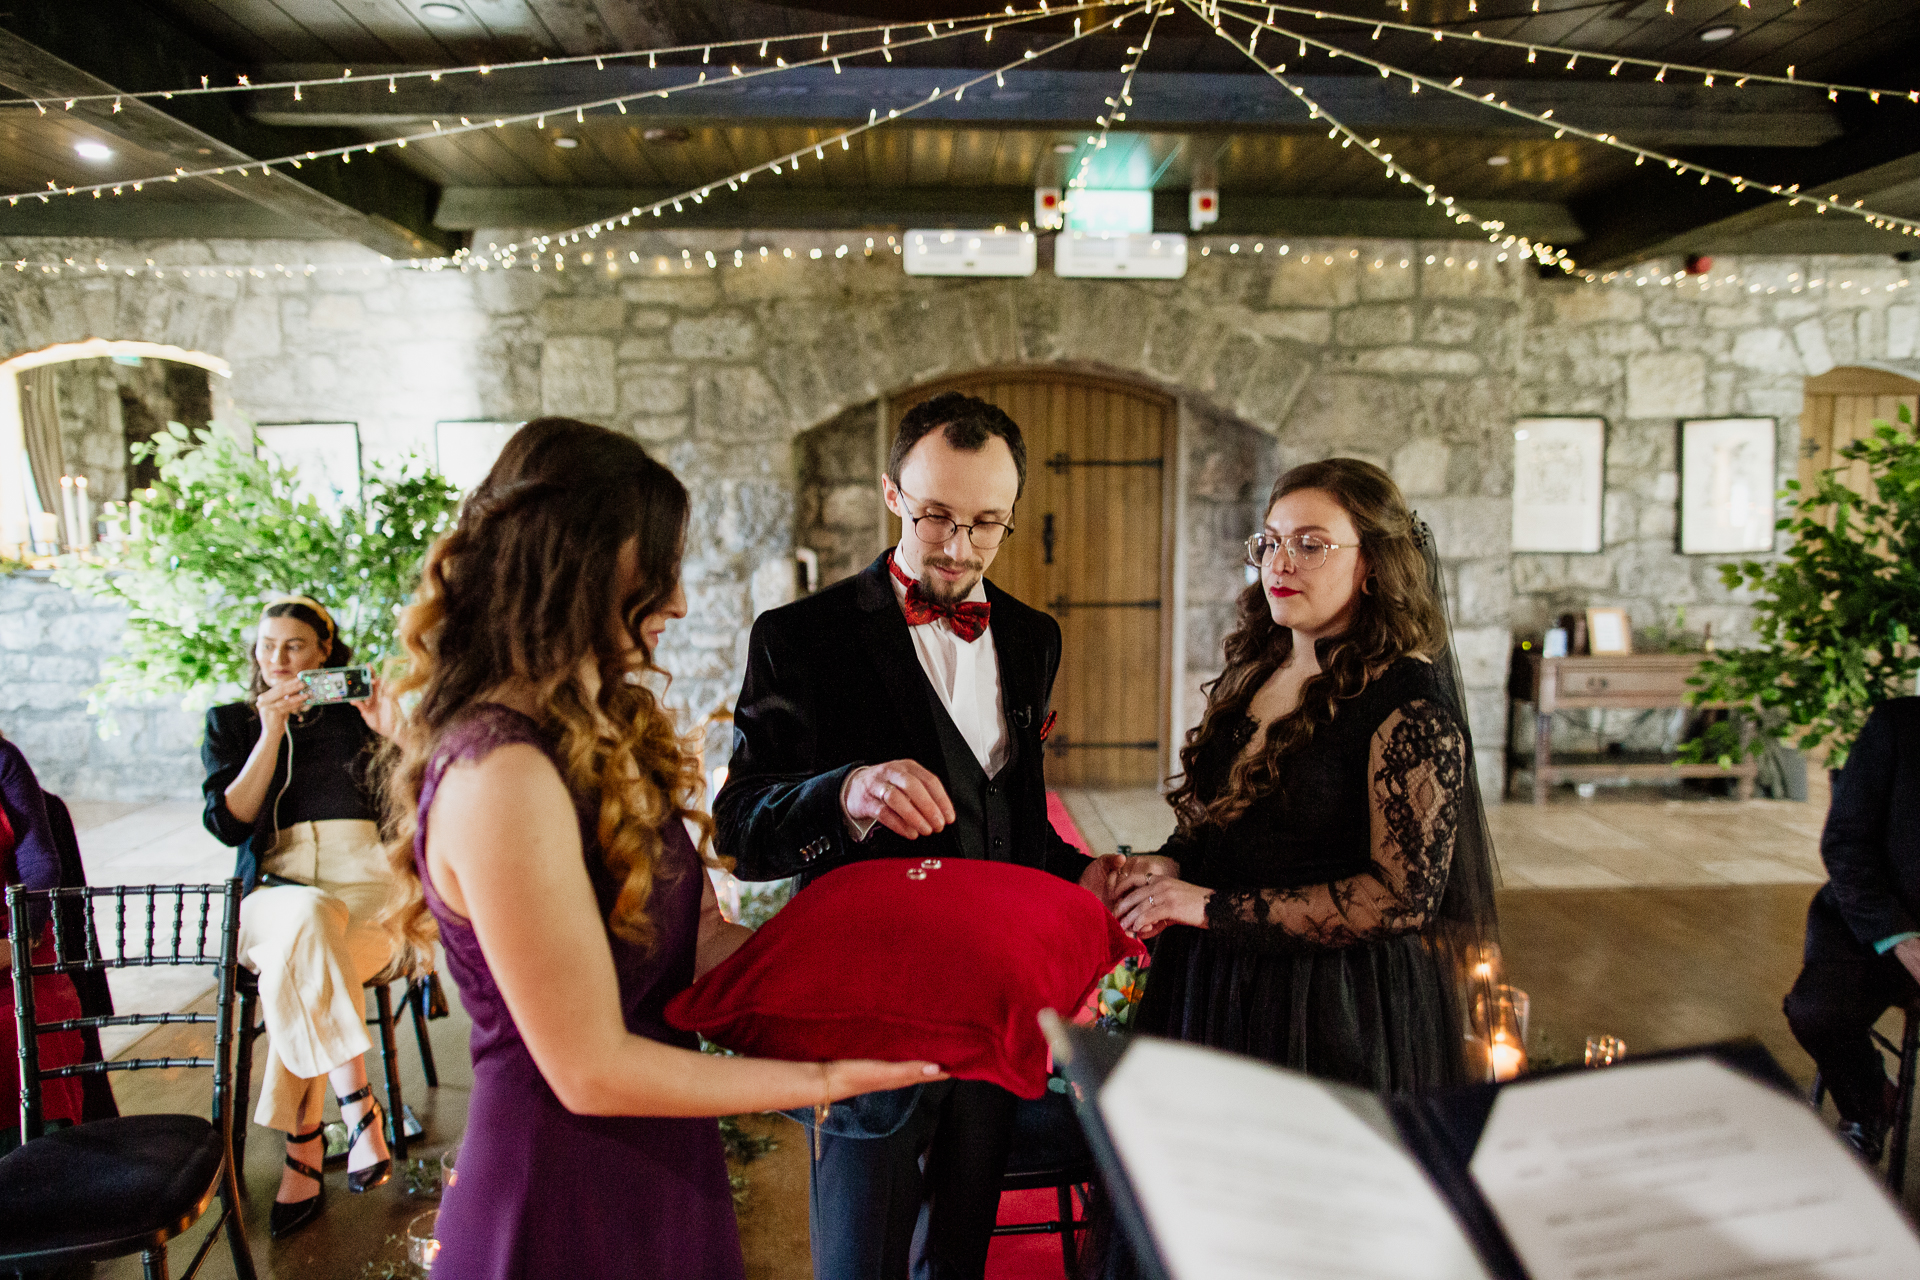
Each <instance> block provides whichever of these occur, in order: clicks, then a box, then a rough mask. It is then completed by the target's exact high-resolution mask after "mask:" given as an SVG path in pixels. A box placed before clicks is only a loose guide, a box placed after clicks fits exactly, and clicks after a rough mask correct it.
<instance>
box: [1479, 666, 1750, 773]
mask: <svg viewBox="0 0 1920 1280" xmlns="http://www.w3.org/2000/svg"><path fill="white" fill-rule="evenodd" d="M1704 658H1705V655H1703V654H1697V653H1633V654H1612V655H1599V656H1593V657H1579V658H1543V657H1541V656H1540V655H1539V654H1537V653H1523V654H1516V655H1515V662H1514V665H1513V678H1512V680H1511V681H1510V682H1509V685H1508V690H1507V692H1508V695H1509V697H1510V699H1511V704H1510V705H1512V707H1513V710H1512V714H1514V715H1516V716H1517V715H1519V714H1520V713H1519V711H1518V707H1517V704H1519V703H1522V702H1530V703H1532V704H1533V802H1534V803H1535V804H1545V803H1546V800H1547V788H1548V787H1550V786H1552V785H1553V784H1554V783H1556V782H1598V781H1601V780H1603V779H1606V780H1611V779H1615V778H1627V779H1630V780H1642V781H1665V780H1666V779H1668V778H1733V779H1736V780H1737V795H1738V796H1739V798H1740V799H1742V800H1751V799H1752V798H1753V780H1754V778H1755V777H1756V776H1757V775H1758V774H1759V772H1760V765H1759V762H1758V761H1756V760H1752V759H1748V758H1746V757H1744V756H1743V757H1742V758H1741V761H1740V763H1739V764H1736V765H1733V766H1731V767H1725V768H1723V767H1722V766H1720V765H1717V764H1670V763H1664V762H1656V763H1631V762H1627V761H1621V762H1618V763H1613V762H1608V761H1600V762H1598V763H1595V764H1562V765H1556V764H1554V763H1553V749H1552V740H1553V713H1554V712H1556V711H1576V710H1582V709H1585V708H1591V707H1602V708H1605V707H1619V708H1623V709H1628V710H1635V711H1659V710H1664V709H1668V708H1676V707H1686V706H1689V705H1690V704H1689V703H1688V702H1687V694H1688V693H1689V692H1691V690H1690V689H1689V688H1688V686H1687V680H1688V679H1689V678H1690V677H1691V676H1692V675H1693V674H1694V672H1695V671H1696V670H1698V669H1699V666H1700V663H1701V662H1702V661H1703V660H1704ZM1700 705H1702V706H1708V707H1725V706H1728V705H1730V704H1728V703H1724V702H1714V703H1702V704H1700ZM1752 731H1753V729H1752V724H1751V722H1750V721H1748V720H1744V719H1743V720H1742V721H1741V725H1740V741H1741V743H1742V745H1744V744H1745V743H1746V741H1747V738H1748V735H1750V734H1751V733H1752ZM1514 772H1515V767H1514V751H1513V745H1512V741H1511V739H1509V741H1508V744H1507V782H1508V790H1511V788H1512V782H1513V774H1514Z"/></svg>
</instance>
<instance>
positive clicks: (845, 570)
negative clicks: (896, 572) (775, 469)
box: [793, 401, 887, 587]
mask: <svg viewBox="0 0 1920 1280" xmlns="http://www.w3.org/2000/svg"><path fill="white" fill-rule="evenodd" d="M879 410H880V406H879V404H878V402H877V401H876V402H874V403H870V404H863V405H856V406H855V407H853V408H851V409H848V410H847V411H846V412H845V413H843V414H841V415H840V416H839V417H837V418H835V419H834V420H833V421H831V422H828V423H824V424H822V425H821V426H818V427H815V428H814V429H813V430H811V431H808V432H805V433H803V434H802V435H801V436H800V438H799V439H798V440H797V441H795V456H794V470H795V478H794V483H795V486H796V489H797V491H798V498H799V503H798V505H799V511H798V514H797V516H796V518H795V520H794V530H793V545H794V547H795V548H796V549H798V548H801V547H805V548H807V549H809V550H811V551H812V552H813V553H814V554H815V555H817V556H818V557H819V558H820V565H819V569H820V577H819V583H818V585H819V586H822V587H825V586H830V585H831V584H833V583H836V582H838V581H840V579H842V578H846V577H851V576H852V575H854V574H856V573H858V572H860V570H862V569H864V568H866V567H867V564H868V562H869V561H871V560H872V559H873V558H874V557H875V556H877V555H879V554H880V548H881V547H883V546H885V545H887V539H886V531H884V530H883V528H882V514H881V513H882V511H883V510H884V508H882V506H881V505H880V497H879V485H880V471H881V469H882V467H884V466H885V459H883V458H882V457H880V455H879V450H878V447H877V446H876V444H875V438H876V435H877V429H876V424H877V421H878V417H879Z"/></svg>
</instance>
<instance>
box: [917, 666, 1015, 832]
mask: <svg viewBox="0 0 1920 1280" xmlns="http://www.w3.org/2000/svg"><path fill="white" fill-rule="evenodd" d="M925 683H926V689H927V702H928V703H929V704H930V707H931V710H932V712H933V728H934V734H935V736H937V737H938V738H939V739H940V754H941V755H942V756H943V757H944V758H945V763H946V768H945V770H943V772H944V774H945V775H946V783H947V797H948V799H950V800H952V801H953V813H954V824H953V826H952V827H951V828H949V830H951V831H952V832H953V837H954V843H955V844H958V845H959V846H960V856H962V857H964V858H985V859H988V860H990V861H993V862H1006V861H1008V860H1010V859H1011V858H1012V857H1013V806H1012V805H1011V804H1009V803H1008V801H1007V783H1008V782H1009V781H1010V780H1011V779H1012V778H1013V776H1014V775H1013V763H1014V755H1015V753H1016V752H1018V750H1019V738H1018V737H1017V736H1016V735H1013V734H1009V735H1008V737H1007V759H1006V761H1005V762H1004V763H1003V764H1001V766H1000V772H999V773H997V774H995V775H994V776H993V777H991V778H989V777H987V771H986V770H985V769H982V768H981V767H980V761H979V760H978V759H977V758H975V756H974V754H973V748H972V747H970V746H968V745H967V740H966V739H965V738H964V737H962V736H961V735H960V729H959V726H957V725H955V724H954V722H953V716H952V715H950V714H949V713H948V711H947V708H946V706H945V704H944V703H942V702H941V701H940V695H939V693H938V692H936V691H935V689H934V687H933V682H932V681H926V682H925Z"/></svg>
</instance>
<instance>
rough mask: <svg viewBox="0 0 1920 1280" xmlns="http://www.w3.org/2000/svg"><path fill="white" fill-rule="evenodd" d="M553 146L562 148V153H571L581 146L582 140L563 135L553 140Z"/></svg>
mask: <svg viewBox="0 0 1920 1280" xmlns="http://www.w3.org/2000/svg"><path fill="white" fill-rule="evenodd" d="M553 145H554V146H556V147H558V148H560V149H561V150H562V151H571V150H573V149H574V148H575V147H577V146H579V145H580V139H578V138H569V137H568V136H567V135H566V134H564V133H563V134H561V135H560V136H559V137H557V138H555V139H554V140H553Z"/></svg>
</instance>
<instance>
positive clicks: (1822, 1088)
mask: <svg viewBox="0 0 1920 1280" xmlns="http://www.w3.org/2000/svg"><path fill="white" fill-rule="evenodd" d="M1826 1100H1827V1082H1826V1081H1825V1080H1823V1079H1821V1078H1820V1073H1819V1072H1818V1071H1816V1072H1814V1073H1813V1090H1812V1092H1810V1093H1809V1094H1808V1095H1807V1101H1808V1102H1809V1103H1811V1104H1812V1105H1813V1109H1814V1110H1815V1111H1818V1110H1819V1109H1820V1104H1821V1103H1823V1102H1825V1101H1826Z"/></svg>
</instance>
